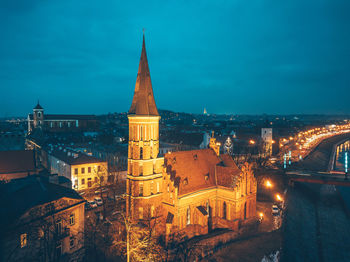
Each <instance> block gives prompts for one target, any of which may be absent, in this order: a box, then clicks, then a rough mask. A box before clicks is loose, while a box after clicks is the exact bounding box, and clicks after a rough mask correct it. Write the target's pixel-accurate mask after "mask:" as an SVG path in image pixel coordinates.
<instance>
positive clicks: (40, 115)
mask: <svg viewBox="0 0 350 262" xmlns="http://www.w3.org/2000/svg"><path fill="white" fill-rule="evenodd" d="M43 125H44V108H42V106H41V105H40V103H39V100H38V104H37V105H36V106H35V107H34V108H33V126H34V128H42V126H43Z"/></svg>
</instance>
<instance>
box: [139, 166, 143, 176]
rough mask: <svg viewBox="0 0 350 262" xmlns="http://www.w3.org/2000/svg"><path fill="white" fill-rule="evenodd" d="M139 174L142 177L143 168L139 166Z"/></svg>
mask: <svg viewBox="0 0 350 262" xmlns="http://www.w3.org/2000/svg"><path fill="white" fill-rule="evenodd" d="M139 173H140V176H142V175H143V166H139Z"/></svg>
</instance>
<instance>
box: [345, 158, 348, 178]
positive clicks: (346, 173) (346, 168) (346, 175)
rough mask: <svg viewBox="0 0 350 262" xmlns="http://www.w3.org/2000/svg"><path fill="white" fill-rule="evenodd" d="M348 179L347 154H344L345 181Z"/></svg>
mask: <svg viewBox="0 0 350 262" xmlns="http://www.w3.org/2000/svg"><path fill="white" fill-rule="evenodd" d="M347 179H348V152H345V180H347Z"/></svg>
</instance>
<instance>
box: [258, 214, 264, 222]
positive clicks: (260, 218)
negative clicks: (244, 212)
mask: <svg viewBox="0 0 350 262" xmlns="http://www.w3.org/2000/svg"><path fill="white" fill-rule="evenodd" d="M263 218H264V214H263V213H262V212H260V213H259V221H260V223H261V222H262V220H263Z"/></svg>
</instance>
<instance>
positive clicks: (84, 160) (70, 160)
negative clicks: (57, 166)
mask: <svg viewBox="0 0 350 262" xmlns="http://www.w3.org/2000/svg"><path fill="white" fill-rule="evenodd" d="M49 154H50V155H52V156H54V157H56V158H58V159H59V160H61V161H63V162H65V163H67V164H69V165H80V164H88V163H100V162H105V161H103V160H101V159H99V158H97V157H93V156H89V155H86V154H83V153H78V152H76V151H72V150H69V149H65V150H64V149H61V150H59V149H54V150H53V151H52V152H49Z"/></svg>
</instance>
